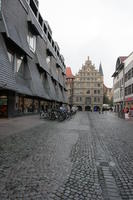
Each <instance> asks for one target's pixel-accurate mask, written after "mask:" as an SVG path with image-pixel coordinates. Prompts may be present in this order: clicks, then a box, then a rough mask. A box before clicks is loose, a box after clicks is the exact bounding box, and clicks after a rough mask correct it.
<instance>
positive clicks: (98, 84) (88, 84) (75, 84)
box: [74, 82, 101, 87]
mask: <svg viewBox="0 0 133 200" xmlns="http://www.w3.org/2000/svg"><path fill="white" fill-rule="evenodd" d="M84 86H87V87H90V86H91V84H90V83H88V82H85V83H74V87H84ZM93 86H94V87H101V84H100V83H93Z"/></svg>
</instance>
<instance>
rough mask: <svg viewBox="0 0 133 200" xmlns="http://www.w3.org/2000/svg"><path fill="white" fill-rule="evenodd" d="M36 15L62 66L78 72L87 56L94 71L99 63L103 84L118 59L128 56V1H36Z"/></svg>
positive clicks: (131, 15) (132, 12)
mask: <svg viewBox="0 0 133 200" xmlns="http://www.w3.org/2000/svg"><path fill="white" fill-rule="evenodd" d="M39 2H40V6H39V7H40V12H41V14H42V16H43V18H44V19H45V20H47V21H48V22H49V25H50V27H51V29H52V32H53V39H54V40H55V41H57V42H58V44H59V47H60V52H61V54H63V56H64V57H65V64H66V66H70V67H71V68H72V71H73V73H74V74H75V73H76V72H78V70H79V68H81V67H82V64H84V62H85V60H86V59H87V57H88V56H89V57H90V59H91V60H92V63H94V64H95V66H96V68H98V67H99V63H100V61H101V63H102V66H103V72H104V81H105V84H106V85H107V86H109V87H111V86H112V78H111V75H112V74H113V72H114V70H115V63H116V59H117V57H118V56H124V55H129V54H130V53H131V52H132V41H133V26H132V20H133V1H132V0H56V1H54V0H48V1H44V0H39Z"/></svg>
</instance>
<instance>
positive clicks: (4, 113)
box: [0, 96, 7, 117]
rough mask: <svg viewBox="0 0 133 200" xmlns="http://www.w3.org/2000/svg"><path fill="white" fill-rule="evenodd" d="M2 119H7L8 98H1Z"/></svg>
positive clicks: (0, 113) (0, 115)
mask: <svg viewBox="0 0 133 200" xmlns="http://www.w3.org/2000/svg"><path fill="white" fill-rule="evenodd" d="M0 117H7V96H0Z"/></svg>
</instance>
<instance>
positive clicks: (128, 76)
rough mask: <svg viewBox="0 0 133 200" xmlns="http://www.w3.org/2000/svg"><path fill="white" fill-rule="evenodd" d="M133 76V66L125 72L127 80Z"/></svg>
mask: <svg viewBox="0 0 133 200" xmlns="http://www.w3.org/2000/svg"><path fill="white" fill-rule="evenodd" d="M132 77H133V68H131V69H130V70H129V71H128V72H127V73H126V74H125V82H127V81H128V80H130V79H131V78H132Z"/></svg>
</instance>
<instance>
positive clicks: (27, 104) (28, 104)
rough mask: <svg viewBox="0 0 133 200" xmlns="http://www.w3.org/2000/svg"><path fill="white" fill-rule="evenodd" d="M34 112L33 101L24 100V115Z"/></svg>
mask: <svg viewBox="0 0 133 200" xmlns="http://www.w3.org/2000/svg"><path fill="white" fill-rule="evenodd" d="M32 112H33V100H32V99H28V98H24V113H32Z"/></svg>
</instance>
